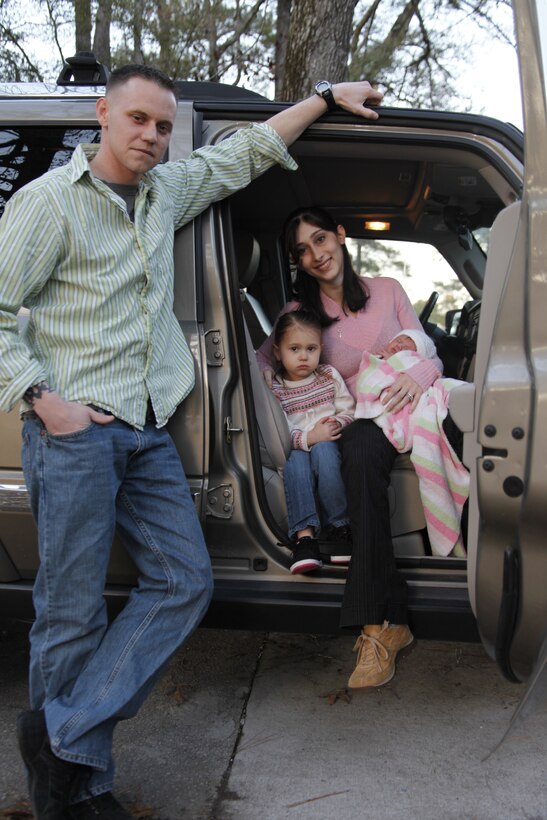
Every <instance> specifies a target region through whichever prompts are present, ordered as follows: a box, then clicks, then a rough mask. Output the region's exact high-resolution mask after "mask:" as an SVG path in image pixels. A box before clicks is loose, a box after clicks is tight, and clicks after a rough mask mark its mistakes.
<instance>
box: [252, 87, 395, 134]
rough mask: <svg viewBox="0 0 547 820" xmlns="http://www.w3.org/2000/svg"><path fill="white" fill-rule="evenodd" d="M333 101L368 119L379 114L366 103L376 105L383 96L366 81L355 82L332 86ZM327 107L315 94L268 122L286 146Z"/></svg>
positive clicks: (323, 100) (346, 109)
mask: <svg viewBox="0 0 547 820" xmlns="http://www.w3.org/2000/svg"><path fill="white" fill-rule="evenodd" d="M331 91H332V97H333V98H334V103H335V104H336V105H337V106H339V107H340V108H343V109H344V110H345V111H350V112H351V113H352V114H357V115H358V116H359V117H364V118H365V119H368V120H377V119H378V114H377V113H376V111H373V110H372V109H371V108H367V107H366V105H365V103H367V102H368V103H369V104H371V105H378V104H379V103H380V102H381V101H382V98H383V96H384V95H383V94H382V92H381V91H376V89H375V88H372V86H371V85H370V83H368V82H367V81H366V80H364V81H363V82H358V83H336V84H335V85H333V86H331ZM328 108H329V106H328V103H327V101H326V100H325V99H323V98H322V97H320V96H319V94H314V95H313V96H312V97H308V98H307V99H305V100H302V101H301V102H299V103H296V104H295V105H292V106H291V107H290V108H287V109H286V110H285V111H281V112H280V113H279V114H275V115H274V116H273V117H271V119H269V120H268V121H267V122H268V125H270V126H271V127H272V128H274V129H275V130H276V131H277V133H278V134H279V136H280V137H281V139H282V140H283V141H284V142H285V144H286V145H291V144H292V143H293V142H294V141H295V140H296V139H298V137H299V136H300V135H301V134H302V133H303V132H304V131H305V130H306V128H307V127H308V126H309V125H311V124H312V123H313V122H315V120H317V119H318V118H319V117H321V116H322V115H323V114H325V112H326V111H327V110H328Z"/></svg>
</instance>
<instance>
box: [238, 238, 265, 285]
mask: <svg viewBox="0 0 547 820" xmlns="http://www.w3.org/2000/svg"><path fill="white" fill-rule="evenodd" d="M234 247H235V252H236V261H237V270H238V275H239V284H240V285H241V287H242V288H248V287H249V286H250V284H251V283H252V281H253V279H254V278H255V276H256V274H257V272H258V264H259V262H260V246H259V244H258V242H257V241H256V239H255V237H254V236H253V235H252V233H250V232H249V231H244V230H238V231H235V232H234Z"/></svg>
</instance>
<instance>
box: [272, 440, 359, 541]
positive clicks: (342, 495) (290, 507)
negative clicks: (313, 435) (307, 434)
mask: <svg viewBox="0 0 547 820" xmlns="http://www.w3.org/2000/svg"><path fill="white" fill-rule="evenodd" d="M340 464H341V457H340V450H339V449H338V444H337V442H335V441H319V442H317V444H314V445H313V446H312V448H311V450H310V451H309V452H308V451H307V450H291V452H290V455H289V458H288V459H287V463H286V464H285V468H284V471H283V481H284V485H285V498H286V500H287V513H288V518H289V538H293V537H294V535H296V533H297V532H299V531H300V530H303V529H305V528H306V527H313V528H314V530H315V531H316V532H318V531H319V530H320V529H321V526H323V527H326V526H333V527H341V526H343V525H345V524H349V517H348V510H347V503H346V491H345V489H344V484H343V481H342V476H341V473H340Z"/></svg>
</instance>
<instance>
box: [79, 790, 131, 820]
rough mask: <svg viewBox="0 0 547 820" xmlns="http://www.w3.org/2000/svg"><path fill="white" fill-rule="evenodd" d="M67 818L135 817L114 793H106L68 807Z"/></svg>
mask: <svg viewBox="0 0 547 820" xmlns="http://www.w3.org/2000/svg"><path fill="white" fill-rule="evenodd" d="M65 817H68V818H72V820H95V818H96V817H106V818H108V820H131V818H132V817H133V815H132V814H130V813H129V812H128V811H127V810H126V809H124V807H123V806H122V804H121V803H119V802H118V801H117V800H116V798H115V797H114V795H113V794H112V792H104V794H99V795H97V797H90V798H89V800H83V801H82V802H81V803H73V804H72V806H69V807H68V810H67V812H66V814H65Z"/></svg>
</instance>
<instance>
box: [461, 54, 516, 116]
mask: <svg viewBox="0 0 547 820" xmlns="http://www.w3.org/2000/svg"><path fill="white" fill-rule="evenodd" d="M461 82H462V85H463V87H464V88H465V89H466V93H467V91H468V89H469V88H471V89H472V92H471V93H472V99H473V113H476V114H486V115H488V116H489V117H495V118H496V119H499V120H503V121H504V122H511V123H512V124H513V125H516V126H517V127H518V128H520V129H522V98H521V92H520V78H519V69H518V60H517V53H516V50H515V49H514V48H513V47H512V46H510V45H506V44H504V43H496V42H494V43H490V44H489V45H486V44H484V45H482V46H477V47H476V48H475V49H474V50H473V52H472V54H471V55H470V60H469V62H468V67H467V69H465V70H464V72H463V75H462V78H461Z"/></svg>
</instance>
